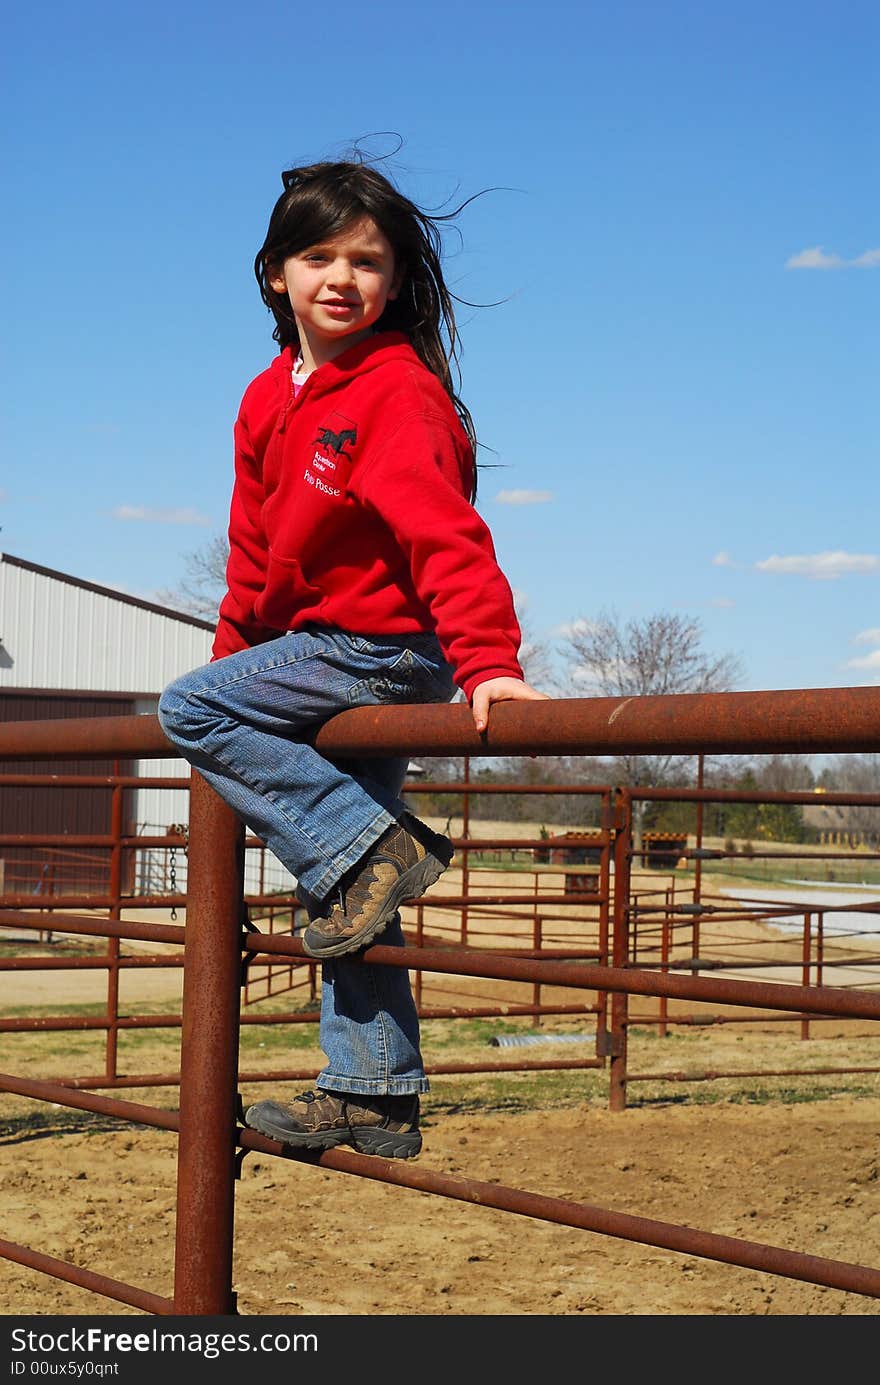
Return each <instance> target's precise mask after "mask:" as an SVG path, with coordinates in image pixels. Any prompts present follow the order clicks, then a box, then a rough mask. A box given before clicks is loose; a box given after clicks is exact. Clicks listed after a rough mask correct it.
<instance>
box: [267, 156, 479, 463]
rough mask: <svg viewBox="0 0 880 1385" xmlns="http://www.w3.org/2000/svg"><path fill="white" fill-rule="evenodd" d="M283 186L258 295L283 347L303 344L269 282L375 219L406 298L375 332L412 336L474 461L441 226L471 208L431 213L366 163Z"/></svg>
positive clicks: (320, 167)
mask: <svg viewBox="0 0 880 1385" xmlns="http://www.w3.org/2000/svg"><path fill="white" fill-rule="evenodd" d="M281 181H282V183H283V185H284V192H283V193H282V194H281V196H280V197H279V198H278V201H277V202H276V203H275V206H274V208H273V210H272V215H271V217H270V218H269V229H268V231H267V232H266V238H265V240H264V241H263V244H262V245H261V246H260V249H259V251H258V253H257V257H256V259H255V260H254V273H255V274H256V276H257V283H258V284H259V286H260V295H261V297H262V299H263V302H264V303H265V304H266V306H267V308H269V310H270V311H271V313H272V316H273V317H274V318H275V330H274V332H273V333H272V336H273V337H274V339H275V341H277V342H278V344H279V346H281V347H285V346H298V345H299V335H298V332H297V327H296V320H295V318H294V316H293V311H292V309H291V307H290V302H289V300H288V298H287V297H286V295H285V294H283V293H276V292H275V290H274V289H273V288H272V287H271V285H270V283H269V278H270V276H271V275H273V274H275V273H277V272H278V271H279V270H280V269H281V268H282V266H283V264H284V261H285V260H287V259H289V258H290V256H291V255H296V254H299V253H300V251H302V250H306V249H308V247H309V246H311V245H317V244H320V242H322V241H325V240H327V239H329V238H330V237H331V236H334V235H338V234H339V232H341V231H344V230H346V229H347V228H348V227H350V226H351V225H353V224H354V223H355V222H357V221H361V220H362V219H363V218H364V217H371V218H372V219H373V221H375V223H376V225H377V226H378V227H379V229H380V230H381V231H382V232H383V234H384V235H385V236H386V237H387V239H388V241H389V242H390V244H391V247H392V249H393V250H394V258H395V264H396V266H397V268H402V269H403V271H404V275H403V282H402V284H401V288H400V292H399V294H398V296H397V298H395V299H393V300H392V299H389V301H388V303H387V304H386V306H385V311H384V312H383V314H382V316H381V317H380V318H379V320H378V322H377V323H376V327H377V329H378V330H379V331H382V330H386V331H390V330H397V331H400V332H405V333H406V335H407V336H408V337H409V340H410V341H411V343H412V346H413V349H414V350H415V352H416V353H417V355H418V356H419V358H420V359H421V360H422V362H423V363H424V364H425V365H426V366H427V367H428V369H429V370H431V371H433V373H434V374H435V375H436V376H437V378H438V379H439V380H440V382H441V383H442V385H443V387H444V389H445V390H446V393H447V394H448V395H449V397H450V399H451V400H452V403H453V405H454V406H455V410H456V413H457V414H458V417H459V418H460V420H461V423H462V426H463V428H464V430H465V432H466V434H467V436H468V438H469V440H470V443H471V446H472V447H473V449H474V453H475V455H476V447H477V439H476V432H475V429H474V423H473V419H472V417H471V414H470V411H469V410H468V408H467V407H466V405H465V404H464V403H463V402H462V400H461V399H460V397H459V395H458V392H457V389H456V386H455V382H454V380H453V366H454V368H455V373H456V375H459V374H460V372H459V364H458V363H459V349H460V343H459V334H458V329H457V327H456V322H455V309H454V299H453V295H452V294H451V293H450V292H449V289H448V288H447V286H446V282H445V280H444V278H443V267H442V263H441V260H442V252H443V241H442V234H441V230H440V227H441V224H442V223H443V222H448V221H451V220H452V219H453V218H454V217H455V216H457V215H458V213H459V212H460V211H461V210H462V206H465V205H467V204H466V203H463V204H462V206H459V207H457V208H455V210H454V211H451V212H447V213H442V214H439V213H438V214H434V215H430V214H429V213H428V212H425V211H423V210H422V209H421V208H420V207H418V206H416V204H415V203H414V202H411V201H410V199H409V198H408V197H405V196H404V195H403V193H402V192H400V191H399V190H398V189H397V188H396V187H395V186H394V184H393V183H392V182H391V181H390V180H389V179H388V178H387V177H386V176H385V175H384V174H383V173H379V172H378V170H377V169H375V168H372V167H370V166H369V165H368V164H366V163H355V162H347V161H342V162H338V163H330V162H325V163H315V164H310V165H307V166H305V167H303V168H289V169H287V170H286V171H285V172H284V173H282V175H281ZM468 200H472V199H468ZM474 474H475V475H476V470H475V473H474Z"/></svg>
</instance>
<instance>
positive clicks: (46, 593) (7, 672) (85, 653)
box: [0, 553, 295, 893]
mask: <svg viewBox="0 0 880 1385" xmlns="http://www.w3.org/2000/svg"><path fill="white" fill-rule="evenodd" d="M212 641H213V625H211V624H209V623H208V622H205V621H199V620H195V619H193V618H192V617H187V616H183V615H177V614H176V613H175V612H172V611H168V610H164V609H162V608H161V607H153V606H151V604H150V603H149V602H144V601H141V600H139V599H138V598H133V597H129V596H127V595H126V594H125V593H123V592H114V591H110V590H108V589H106V588H101V587H99V586H97V585H95V584H94V583H90V582H85V581H81V580H80V579H78V578H74V577H71V576H69V575H68V574H66V573H61V572H54V571H52V570H50V569H48V568H41V567H39V566H37V565H36V564H34V563H29V562H27V561H25V560H23V559H20V558H15V557H13V556H12V555H11V554H2V553H0V715H2V716H3V718H4V719H7V720H8V719H12V720H30V719H42V718H43V717H52V716H69V717H73V716H112V715H114V714H120V715H127V714H131V713H134V714H136V715H141V714H144V713H150V712H155V710H156V706H157V704H158V700H159V695H160V693H161V691H162V689H163V688H164V687H165V686H166V685H167V684H168V683H170V682H171V681H172V680H173V679H174V678H178V677H180V675H181V674H183V673H186V672H188V671H189V670H190V669H192V668H197V667H198V666H199V665H200V664H205V663H207V662H208V660H209V659H210V657H211V644H212ZM42 689H45V690H46V693H49V694H51V693H52V692H56V693H61V692H62V691H63V690H75V692H76V693H77V694H78V695H77V696H74V697H71V696H66V697H52V696H51V695H50V696H48V697H47V696H46V695H45V694H43V693H41V692H40V690H42ZM108 693H121V694H124V695H125V696H124V697H123V698H119V697H117V698H107V697H106V694H108ZM7 768H8V769H10V770H12V769H13V768H14V770H15V772H19V771H22V772H35V773H40V772H49V773H73V772H75V770H74V766H73V765H72V764H71V762H70V761H66V762H63V763H59V764H58V765H53V766H52V767H51V768H49V769H48V771H47V766H46V765H45V764H44V763H43V764H40V765H37V764H33V765H32V766H30V767H29V769H25V767H24V766H22V765H21V764H18V765H16V766H14V767H13V766H12V765H9V766H7ZM78 772H80V773H89V772H93V773H99V774H106V773H108V772H109V767H108V765H107V763H106V762H102V763H101V764H100V765H99V766H97V767H95V766H94V764H93V762H90V763H89V767H88V768H86V767H84V766H81V767H80V768H79V771H78ZM120 772H121V773H130V774H134V775H138V776H144V777H147V776H151V775H156V776H162V777H167V776H174V777H180V779H181V780H183V781H186V782H188V780H189V774H190V770H189V765H187V764H186V763H185V762H184V761H182V760H181V759H180V758H178V757H169V758H168V759H167V760H143V761H136V762H134V763H132V764H130V765H127V766H126V767H125V768H124V769H120ZM90 794H92V795H93V797H92V798H89V795H90ZM59 815H60V816H59ZM126 817H127V819H128V822H127V825H126V830H127V831H129V832H131V834H132V835H141V836H155V835H161V834H162V833H164V832H165V831H166V830H167V829H168V827H170V826H171V825H172V824H174V823H186V822H188V820H189V795H188V793H187V791H186V789H184V788H181V789H179V790H177V789H165V788H160V789H140V790H138V791H137V793H131V794H126ZM85 823H87V824H88V825H81V824H85ZM108 823H109V794H108V792H107V791H106V790H100V789H98V790H87V789H65V790H61V789H53V790H40V789H38V788H37V787H36V786H34V787H33V788H29V789H22V790H20V791H13V790H11V789H9V788H3V789H0V824H3V825H2V827H0V830H2V831H5V832H10V833H11V832H44V833H52V834H54V833H56V832H68V833H74V832H79V833H84V832H105V831H107V830H108ZM262 854H263V853H254V852H249V853H248V856H247V871H246V889H247V890H248V892H249V893H256V892H257V891H258V890H259V889H260V888H261V883H262V887H263V888H265V889H266V890H267V891H271V890H290V889H292V888H293V886H294V884H295V882H294V880H293V877H292V876H291V875H290V873H289V872H288V871H287V870H285V868H284V867H283V866H282V865H281V864H280V862H278V861H276V859H275V857H274V856H271V855H269V854H268V853H266V854H265V862H264V864H263V865H262V866H261V864H260V856H261V855H262ZM44 864H45V862H44ZM84 869H85V868H84ZM32 873H33V872H31V874H32ZM166 873H167V853H166V852H165V851H161V852H156V853H153V855H152V856H150V854H149V853H147V852H144V853H138V865H137V869H136V872H135V875H134V880H133V886H134V888H135V889H136V890H137V891H139V892H146V891H149V890H150V889H151V888H153V887H154V886H157V882H160V881H162V880H163V879H164V878H165V876H166ZM177 879H178V884H179V885H181V886H182V887H184V888H185V881H186V863H185V858H180V857H178V861H177ZM159 887H160V888H161V886H159ZM6 888H7V889H9V888H10V885H9V882H8V881H7V886H6Z"/></svg>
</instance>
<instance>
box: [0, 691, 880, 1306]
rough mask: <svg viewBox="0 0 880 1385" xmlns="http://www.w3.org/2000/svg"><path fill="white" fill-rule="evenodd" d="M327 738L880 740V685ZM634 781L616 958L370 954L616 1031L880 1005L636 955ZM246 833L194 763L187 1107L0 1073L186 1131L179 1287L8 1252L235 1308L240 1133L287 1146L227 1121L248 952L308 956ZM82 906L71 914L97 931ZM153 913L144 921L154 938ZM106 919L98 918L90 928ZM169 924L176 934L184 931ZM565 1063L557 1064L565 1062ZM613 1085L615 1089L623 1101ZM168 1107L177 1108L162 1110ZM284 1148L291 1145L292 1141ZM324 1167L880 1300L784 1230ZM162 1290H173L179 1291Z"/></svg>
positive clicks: (332, 725)
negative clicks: (690, 1019)
mask: <svg viewBox="0 0 880 1385" xmlns="http://www.w3.org/2000/svg"><path fill="white" fill-rule="evenodd" d="M316 743H317V745H318V748H319V749H320V750H321V751H323V752H325V753H328V754H333V755H337V756H351V755H371V754H377V755H378V754H389V753H396V754H407V755H412V754H425V755H430V754H464V755H481V756H485V755H500V754H515V753H529V754H601V755H606V756H607V755H615V754H620V753H624V752H629V753H632V752H649V751H664V752H665V751H668V752H672V753H684V754H694V755H696V754H698V753H702V752H708V753H746V752H756V751H777V752H778V751H789V750H790V751H798V752H802V753H811V752H815V753H818V752H845V751H875V750H877V749H880V689H870V688H849V689H846V688H844V689H820V690H802V691H791V692H769V693H752V694H707V695H700V696H680V697H656V698H629V699H607V698H605V699H591V700H560V701H555V702H546V703H541V702H538V703H516V704H514V703H502V704H499V705H498V706H497V707H496V708H493V714H492V724H491V729H490V732H489V733H488V734H487V735H486V736H485V737H482V738H481V737H478V736H477V734H476V732H475V730H474V728H473V722H472V719H471V716H470V712H469V710H468V708H466V707H464V706H451V707H408V708H394V709H392V708H377V709H375V710H372V709H369V710H368V709H360V710H357V711H352V712H345V713H343V714H342V715H340V716H338V717H336V718H334V719H333V721H331V722H329V723H327V725H326V726H325V727H324V728H322V730H321V732H320V733H319V735H318V737H317V742H316ZM168 753H169V748H168V745H167V743H166V742H165V739H164V737H163V736H162V733H161V730H160V728H159V727H158V723H157V722H156V721H155V719H154V718H151V717H131V718H127V717H114V718H108V719H106V720H105V719H101V720H98V719H96V720H87V721H79V722H57V721H56V722H47V723H18V724H16V725H7V726H3V727H0V760H15V759H19V760H25V759H27V760H33V759H37V758H40V757H46V756H51V757H52V758H53V759H64V758H68V759H77V758H86V757H88V758H92V759H94V758H102V757H105V756H106V757H107V758H114V757H117V756H120V757H122V756H124V757H126V758H131V757H134V756H136V757H138V758H149V757H151V756H155V757H164V756H167V755H168ZM630 806H631V803H630V800H629V797H628V795H627V793H626V791H618V793H617V794H616V796H615V811H616V812H617V820H616V827H615V832H614V842H613V854H614V876H615V884H616V889H615V895H614V902H613V936H612V944H611V955H610V965H607V966H605V965H599V964H592V963H588V964H585V963H575V962H567V961H560V960H546V961H544V960H539V959H536V958H523V957H511V956H505V955H501V956H499V955H494V954H492V953H491V952H476V951H474V950H473V949H466V948H457V949H450V948H431V947H422V948H413V949H409V948H407V950H406V955H405V957H404V956H401V954H400V950H399V949H394V948H387V947H381V946H375V947H373V948H371V949H370V950H369V953H368V955H369V957H370V959H371V960H375V961H377V962H382V963H384V964H387V965H393V966H406V967H408V968H413V969H415V970H424V969H427V970H430V971H445V972H448V973H451V974H458V975H468V976H479V977H488V978H493V977H494V978H503V979H508V980H517V981H532V982H534V981H535V980H540V982H541V984H542V985H558V986H564V987H566V988H568V987H571V988H577V989H586V990H591V991H596V992H598V993H600V994H603V995H610V997H611V1038H612V1039H615V1038H619V1036H621V1035H625V1031H626V1027H627V1001H628V997H629V996H630V995H647V996H655V997H674V998H677V999H685V1000H693V1001H695V1002H697V1003H705V1002H713V1003H723V1004H727V1005H731V1006H743V1007H749V1006H755V1005H759V1006H765V1007H767V1008H768V1009H773V1010H780V1011H787V1012H796V1013H797V1014H800V1015H803V1014H807V1015H810V1014H815V1015H823V1016H827V1015H838V1016H841V1017H848V1018H860V1019H864V1020H871V1021H874V1020H877V1019H880V995H877V994H868V993H865V992H853V991H849V990H844V989H842V988H838V987H832V986H824V985H823V986H815V985H809V986H804V985H800V986H798V985H794V984H788V983H786V984H781V983H772V982H755V981H749V980H746V981H741V980H729V979H726V978H722V977H716V976H708V977H707V976H693V975H690V976H682V975H673V974H670V973H668V972H663V971H660V970H648V969H645V968H638V967H633V966H632V965H631V964H630V957H629V935H628V924H629V885H630V874H631V864H632V853H633V844H632V840H631V836H630V833H629V831H628V830H627V823H628V822H629V821H630V818H629V817H628V810H629V808H630ZM243 853H244V839H243V832H242V829H241V827H240V826H239V824H238V823H237V821H236V819H235V817H234V815H233V814H232V813H231V811H230V810H229V809H227V808H226V807H225V805H224V804H223V803H221V802H220V800H219V799H218V798H217V797H216V796H215V795H214V794H213V792H212V791H211V790H210V788H209V787H208V785H207V784H206V783H205V782H204V781H203V780H201V778H200V777H199V776H198V775H193V777H192V782H191V816H190V847H189V879H188V898H187V921H186V928H185V930H184V942H185V951H184V958H185V964H184V999H183V1011H182V1047H181V1072H180V1110H179V1113H178V1114H177V1115H175V1114H173V1113H172V1114H171V1115H170V1117H169V1114H168V1113H162V1112H157V1111H154V1110H153V1109H152V1108H150V1107H140V1106H137V1105H135V1104H134V1103H125V1102H120V1101H119V1100H118V1099H116V1098H109V1097H103V1098H102V1097H99V1096H96V1095H95V1094H94V1093H91V1092H79V1091H76V1090H73V1089H72V1088H71V1087H69V1086H64V1085H62V1084H51V1083H39V1082H24V1081H23V1080H21V1079H16V1078H14V1077H12V1076H9V1077H4V1078H0V1087H2V1088H3V1089H5V1090H7V1091H12V1092H18V1093H19V1094H25V1095H30V1096H34V1097H37V1098H38V1099H44V1100H52V1101H56V1102H57V1103H58V1104H60V1105H70V1106H74V1107H76V1106H80V1107H84V1108H85V1109H90V1110H97V1111H104V1112H106V1113H107V1114H110V1115H114V1116H117V1117H118V1118H120V1119H124V1120H135V1121H137V1122H139V1123H143V1124H148V1125H156V1126H160V1127H161V1128H165V1129H170V1130H172V1131H174V1132H175V1133H176V1134H177V1139H178V1180H177V1194H178V1197H177V1225H176V1240H175V1262H174V1293H173V1296H172V1297H170V1298H163V1297H160V1296H158V1295H152V1294H149V1293H147V1292H146V1291H143V1290H140V1289H137V1288H134V1287H133V1286H129V1285H121V1284H119V1283H118V1282H117V1281H111V1280H107V1279H105V1278H103V1277H102V1276H100V1275H97V1274H95V1273H94V1272H93V1271H91V1270H85V1269H82V1268H79V1267H76V1266H72V1265H69V1264H67V1263H66V1262H59V1261H56V1260H53V1258H52V1257H49V1256H45V1255H43V1254H42V1253H41V1252H39V1251H36V1250H29V1249H27V1248H24V1247H19V1246H15V1245H13V1244H12V1243H9V1242H0V1254H4V1255H7V1256H8V1258H10V1259H15V1260H17V1261H18V1262H19V1263H27V1264H30V1265H32V1266H33V1267H34V1268H38V1269H40V1270H42V1271H44V1272H46V1273H49V1274H56V1275H57V1276H58V1277H60V1278H67V1279H69V1280H71V1281H72V1282H75V1283H77V1284H81V1285H83V1286H85V1287H87V1288H89V1289H91V1290H93V1291H94V1292H96V1293H99V1294H104V1295H106V1296H109V1297H111V1298H118V1299H120V1300H121V1301H123V1302H126V1303H129V1304H130V1305H132V1306H135V1307H140V1308H142V1309H143V1310H144V1311H146V1312H153V1313H163V1312H168V1311H173V1312H174V1313H176V1314H186V1315H214V1314H228V1313H234V1311H235V1303H234V1295H233V1292H232V1288H231V1285H232V1228H233V1213H234V1186H235V1182H234V1165H235V1158H236V1146H237V1145H240V1146H242V1147H244V1148H251V1149H260V1150H261V1151H263V1152H265V1153H272V1154H276V1155H278V1154H281V1147H280V1146H275V1145H274V1143H273V1142H272V1141H266V1140H264V1139H262V1137H260V1136H258V1135H256V1134H254V1132H251V1131H246V1130H243V1129H241V1128H240V1127H239V1126H238V1125H237V1119H236V1115H237V1113H236V1093H237V1081H238V1077H239V1074H238V1034H239V1023H240V1006H239V988H240V984H241V972H242V960H243V957H244V956H246V955H248V954H250V955H253V956H257V955H267V956H275V957H277V956H283V955H285V954H286V955H297V951H298V949H299V947H300V946H301V945H300V944H299V943H298V940H296V939H293V938H284V937H282V936H274V937H273V936H266V935H255V934H253V933H250V932H245V931H243V923H244V920H243V916H242V876H243V872H242V864H243ZM89 922H93V921H88V920H83V921H81V922H80V923H79V925H78V927H79V928H80V929H81V930H82V931H88V924H89ZM128 927H129V925H127V924H123V923H122V922H121V921H120V920H119V919H118V918H117V919H108V920H102V921H100V925H99V928H100V930H101V931H103V932H104V934H105V936H108V937H111V938H113V937H115V938H116V939H117V940H118V939H119V938H121V937H124V936H126V932H125V930H126V929H128ZM158 928H159V926H158V925H154V926H153V927H152V929H151V933H152V935H153V937H154V938H156V939H157V940H158V933H157V929H158ZM95 931H99V929H96V930H95ZM161 940H162V941H168V942H173V943H175V944H177V945H178V946H179V943H180V932H179V930H178V929H173V930H171V934H170V936H168V937H164V938H162V939H161ZM610 1054H611V1061H610V1070H609V1072H610V1082H611V1093H612V1109H623V1107H624V1105H625V1084H626V1063H625V1046H624V1047H621V1045H620V1044H619V1043H612V1044H611V1045H610ZM554 1066H558V1065H557V1064H554ZM615 1098H616V1101H615ZM169 1120H170V1124H169V1123H168V1122H169ZM284 1157H288V1158H289V1157H290V1156H289V1154H287V1155H285V1156H284ZM318 1162H319V1163H320V1164H321V1166H322V1167H325V1168H332V1169H335V1170H337V1171H340V1172H345V1173H349V1174H353V1175H356V1176H360V1177H368V1178H373V1179H381V1180H383V1181H386V1182H390V1183H396V1184H398V1185H400V1186H407V1187H411V1188H417V1189H420V1190H422V1191H424V1192H430V1193H434V1194H437V1195H440V1196H444V1197H451V1198H459V1199H461V1200H464V1201H467V1202H469V1203H479V1204H482V1205H487V1206H493V1207H497V1208H500V1209H501V1210H506V1211H510V1212H514V1213H518V1214H521V1215H525V1216H530V1217H538V1218H540V1219H542V1220H546V1221H550V1222H557V1223H560V1224H563V1225H568V1226H571V1227H573V1228H580V1229H587V1230H591V1231H598V1232H601V1233H602V1234H606V1235H612V1236H617V1237H621V1238H623V1239H627V1240H632V1241H640V1242H641V1243H643V1244H649V1245H656V1246H659V1247H662V1248H666V1249H670V1250H674V1251H682V1252H685V1253H689V1254H694V1255H700V1256H703V1257H705V1258H711V1259H716V1260H720V1261H723V1262H725V1263H729V1264H734V1265H741V1266H744V1267H747V1268H754V1269H760V1270H763V1271H765V1272H769V1273H775V1274H782V1275H786V1276H788V1277H791V1278H796V1279H802V1280H806V1281H808V1282H812V1283H816V1284H822V1285H826V1286H828V1287H833V1288H838V1289H843V1290H845V1291H847V1292H854V1293H859V1294H866V1295H869V1296H872V1297H877V1298H880V1271H878V1270H877V1269H873V1268H869V1267H866V1266H860V1265H851V1264H845V1263H843V1262H837V1261H828V1260H823V1259H821V1258H819V1257H814V1256H809V1255H802V1254H799V1253H796V1252H792V1251H786V1250H781V1249H779V1248H778V1247H773V1246H766V1245H760V1244H756V1243H752V1242H748V1241H742V1240H737V1239H734V1238H729V1237H723V1236H716V1235H713V1234H712V1233H710V1232H706V1231H701V1230H696V1229H694V1228H690V1227H681V1226H671V1225H669V1224H666V1223H662V1222H657V1221H653V1220H649V1219H645V1218H640V1217H633V1216H627V1215H623V1214H619V1213H614V1212H610V1211H607V1210H605V1209H601V1208H596V1207H592V1206H589V1205H585V1204H580V1203H568V1202H565V1201H563V1200H561V1199H555V1198H549V1197H545V1196H543V1195H539V1194H535V1193H529V1192H525V1191H523V1190H519V1189H510V1188H504V1187H500V1186H499V1185H497V1184H480V1183H476V1182H475V1181H473V1180H469V1179H454V1178H450V1177H449V1176H446V1175H440V1174H436V1173H433V1172H432V1171H430V1170H428V1169H423V1168H409V1167H406V1166H402V1165H401V1164H400V1163H398V1162H397V1161H391V1160H383V1159H379V1158H375V1157H374V1158H367V1157H364V1156H361V1155H358V1154H355V1153H349V1152H344V1151H341V1150H338V1149H337V1150H332V1151H329V1152H327V1153H325V1154H323V1155H321V1156H320V1159H319V1160H318ZM169 1305H171V1307H170V1308H169Z"/></svg>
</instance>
